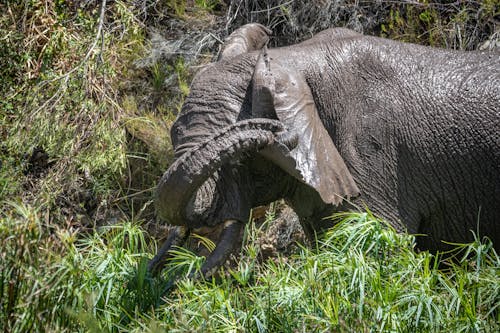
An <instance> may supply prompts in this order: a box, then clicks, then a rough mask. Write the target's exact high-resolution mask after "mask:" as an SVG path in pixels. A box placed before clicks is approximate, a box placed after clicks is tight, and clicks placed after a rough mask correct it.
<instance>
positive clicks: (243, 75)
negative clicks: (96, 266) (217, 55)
mask: <svg viewBox="0 0 500 333" xmlns="http://www.w3.org/2000/svg"><path fill="white" fill-rule="evenodd" d="M264 32H266V33H265V34H264ZM267 32H268V31H267V30H266V29H265V28H263V27H262V26H260V25H257V24H253V25H247V26H245V27H243V28H242V29H240V30H237V31H236V32H235V33H234V34H233V35H234V36H238V37H237V38H232V37H230V38H228V42H226V45H225V46H224V50H226V49H230V50H238V51H237V52H227V55H226V56H224V50H223V52H222V55H223V56H222V57H221V59H220V60H219V61H218V62H217V63H214V64H211V65H209V66H208V67H207V68H205V69H204V70H202V71H201V72H200V73H199V74H198V75H197V76H196V77H195V79H194V81H193V83H192V86H191V93H190V95H189V96H188V97H187V99H186V101H185V103H184V106H183V108H182V111H181V113H180V114H179V117H178V118H177V120H176V122H175V124H174V125H173V127H172V130H171V137H172V141H173V144H174V147H175V155H176V159H177V160H176V162H175V163H174V164H173V165H172V166H171V168H170V169H169V170H168V171H167V172H166V173H165V175H164V176H163V178H162V180H161V181H160V183H159V185H158V192H157V198H156V205H157V210H158V214H159V217H160V218H162V219H164V220H165V221H166V222H167V223H170V224H174V225H178V226H180V227H178V228H177V229H176V231H175V232H174V233H173V234H174V236H171V238H175V237H177V238H179V239H180V240H179V241H178V242H173V243H174V245H177V244H182V242H183V241H184V239H185V237H187V235H188V234H189V232H190V231H191V230H193V229H196V228H199V227H202V226H205V227H206V226H214V227H215V226H217V225H221V224H223V223H225V224H224V227H223V229H224V231H223V232H222V233H223V235H222V236H221V239H220V242H219V245H218V247H217V249H216V250H215V251H214V253H213V254H212V255H211V256H210V257H209V258H208V259H207V263H206V264H205V266H204V268H203V270H202V271H203V274H205V275H207V276H208V275H210V274H212V273H213V272H214V270H215V269H216V268H217V266H219V265H221V264H222V263H223V262H224V260H225V259H226V258H227V255H228V253H230V252H231V250H233V248H234V247H235V246H238V245H239V242H240V240H239V239H238V234H239V231H240V229H241V228H242V226H243V225H244V223H246V221H247V220H248V217H249V212H250V209H251V208H252V207H255V206H259V205H263V204H267V203H270V202H272V201H274V200H277V199H280V198H284V199H285V200H286V201H287V202H288V203H289V204H290V206H291V207H292V208H293V209H294V210H295V211H296V213H297V214H298V216H299V218H300V221H301V224H302V226H303V228H304V230H305V231H306V233H307V234H309V235H312V234H313V233H314V232H316V231H321V230H322V229H324V228H325V227H327V226H329V223H328V221H325V220H323V219H322V218H323V217H324V216H327V215H329V214H331V213H332V212H335V211H341V210H347V209H351V208H352V207H353V206H354V205H355V206H358V207H361V208H363V206H364V205H366V206H368V207H369V208H370V209H371V210H372V211H373V212H374V213H375V214H377V215H379V216H381V217H384V218H386V219H388V221H390V222H391V223H393V225H394V226H395V227H396V228H397V229H398V230H403V229H406V230H408V231H409V232H410V233H418V234H425V235H427V236H425V237H420V238H419V239H418V244H417V245H418V247H419V248H421V249H429V250H442V249H445V248H446V244H444V243H443V242H442V240H445V241H452V242H464V241H470V240H471V239H472V237H473V235H472V233H471V230H472V231H474V232H478V233H479V235H480V236H488V237H490V238H491V239H492V240H493V242H494V246H495V247H496V249H499V248H500V223H499V222H500V173H499V166H500V138H499V129H500V126H499V125H500V116H499V108H500V56H499V53H488V52H457V51H449V50H444V49H436V48H430V47H424V46H418V45H413V44H405V43H400V42H395V41H391V40H387V39H381V38H376V37H369V36H363V35H360V34H358V33H355V32H353V31H350V30H346V29H330V30H326V31H323V32H321V33H319V34H317V35H316V36H314V37H313V38H311V39H309V40H307V41H305V42H303V43H300V44H297V45H292V46H288V47H282V48H277V49H270V50H267V49H266V48H265V47H263V46H264V45H265V44H266V42H267ZM238 34H239V35H238ZM234 36H233V37H234ZM241 36H243V38H240V37H241ZM245 36H246V37H245ZM245 38H246V40H247V42H246V45H245V42H241V40H245ZM258 39H261V41H260V42H255V40H258ZM248 41H252V42H251V43H249V42H248ZM238 43H240V44H239V45H236V44H238ZM242 45H243V46H242ZM261 48H263V49H261ZM242 50H244V51H245V52H243V51H242ZM180 236H182V237H180ZM170 243H172V239H171V240H170ZM171 245H172V244H167V245H166V246H165V247H164V249H163V250H164V252H166V251H167V250H168V248H169V247H170V246H171ZM160 252H161V251H160ZM164 260H165V254H158V255H157V257H155V259H153V261H152V262H151V264H150V268H151V269H152V270H155V271H157V270H159V269H160V268H161V266H162V265H163V262H164Z"/></svg>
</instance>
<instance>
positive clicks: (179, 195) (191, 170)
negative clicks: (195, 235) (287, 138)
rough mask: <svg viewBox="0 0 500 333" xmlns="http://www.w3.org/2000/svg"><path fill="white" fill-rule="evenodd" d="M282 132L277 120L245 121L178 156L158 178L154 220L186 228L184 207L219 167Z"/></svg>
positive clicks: (273, 139) (226, 128)
mask: <svg viewBox="0 0 500 333" xmlns="http://www.w3.org/2000/svg"><path fill="white" fill-rule="evenodd" d="M282 131H284V126H283V124H282V123H281V122H279V121H277V120H270V119H249V120H244V121H240V122H237V123H235V124H233V125H229V126H227V127H225V128H223V129H222V130H221V131H220V132H219V133H217V134H216V135H214V136H213V137H210V138H209V139H207V140H205V141H203V142H200V143H199V144H197V145H196V146H194V147H192V148H191V149H190V150H188V151H186V152H185V153H184V154H183V155H182V156H180V157H179V158H178V159H177V160H176V161H175V162H174V163H173V164H172V165H171V166H170V168H169V169H168V170H167V171H166V172H165V174H164V175H163V176H162V178H161V180H160V182H159V184H158V187H157V191H156V200H155V203H156V209H157V213H158V216H159V217H160V218H162V219H164V220H165V221H167V222H168V223H170V224H173V225H185V224H186V216H185V214H186V207H187V205H188V203H189V200H190V199H191V197H192V196H193V195H194V193H195V192H196V191H197V190H198V188H199V187H200V186H201V185H202V184H203V183H204V182H205V181H206V180H207V179H208V178H209V177H210V176H211V175H212V174H213V173H214V172H215V171H216V170H217V169H219V168H220V167H221V166H222V165H223V164H225V163H228V162H230V161H236V160H238V159H239V158H241V156H243V155H244V154H246V153H249V152H252V151H257V150H260V149H263V148H265V147H267V146H269V145H271V144H272V143H273V142H275V138H276V133H278V132H282Z"/></svg>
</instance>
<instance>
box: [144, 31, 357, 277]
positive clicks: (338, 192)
mask: <svg viewBox="0 0 500 333" xmlns="http://www.w3.org/2000/svg"><path fill="white" fill-rule="evenodd" d="M269 33H270V31H269V30H268V29H266V28H265V27H263V26H261V25H259V24H251V25H246V26H244V27H242V28H240V29H238V30H236V31H235V32H233V34H231V35H230V36H229V38H228V39H227V40H226V44H225V45H224V47H223V51H222V52H221V56H220V58H219V62H218V63H216V64H213V65H210V66H209V68H206V69H204V70H203V71H202V72H200V73H198V75H197V76H196V78H195V79H194V81H193V84H192V89H191V90H192V93H191V94H190V96H188V97H187V99H186V102H185V104H184V105H183V108H182V111H181V113H180V115H179V117H178V119H177V120H176V122H175V123H174V125H173V126H172V129H171V137H172V141H173V144H174V147H175V154H176V160H175V162H174V163H173V164H172V165H171V166H170V168H169V169H168V170H167V172H166V173H165V174H164V175H163V177H162V178H161V180H160V182H159V184H158V188H157V193H156V207H157V212H158V216H159V217H160V218H161V219H162V220H164V221H166V222H168V223H169V224H171V225H175V226H178V227H177V228H175V229H174V231H173V232H172V233H171V234H170V236H169V238H168V239H167V241H166V242H165V244H164V246H163V247H162V249H161V250H160V251H159V252H158V254H157V256H156V257H155V258H154V259H153V260H152V261H151V262H150V269H151V270H153V271H158V270H159V269H161V267H162V265H163V263H164V262H165V260H166V258H167V256H168V251H169V249H170V248H171V247H172V246H175V245H180V244H182V243H183V242H184V241H185V239H186V238H187V236H188V235H189V232H190V231H191V230H193V229H196V228H201V227H207V226H209V227H213V228H215V227H218V226H220V225H223V231H222V233H221V236H220V239H219V244H218V245H217V247H216V249H215V251H214V252H213V253H212V254H211V255H210V256H209V257H208V258H207V261H206V263H205V265H204V266H203V268H202V273H203V274H204V275H205V276H209V275H211V274H212V273H213V272H214V270H215V269H217V267H218V266H219V265H221V264H222V263H223V262H224V261H225V260H226V259H227V256H228V254H229V253H230V252H231V251H232V250H233V248H234V246H235V245H238V244H239V239H238V237H239V235H240V232H241V229H242V228H243V226H244V224H245V222H246V221H247V220H248V218H249V214H250V210H251V208H252V207H256V206H259V205H263V204H268V203H270V202H272V201H275V200H277V199H280V198H285V199H288V200H290V202H292V206H293V203H294V202H299V201H300V206H301V209H302V210H303V211H304V213H303V214H302V215H303V216H304V217H309V216H312V215H313V214H314V213H316V212H318V211H322V210H324V209H325V207H327V206H331V205H334V206H336V205H339V204H341V203H342V201H343V200H344V199H347V198H352V197H355V196H357V195H358V193H359V189H358V188H357V186H356V184H355V183H354V181H353V179H352V176H351V174H350V173H349V171H348V169H347V167H346V165H345V163H344V161H343V160H342V158H341V157H340V155H339V153H338V151H337V149H336V147H335V145H334V144H333V142H332V140H331V138H330V136H329V134H328V132H327V130H326V129H325V127H324V126H323V124H322V122H321V120H320V118H319V115H318V112H317V110H316V106H315V103H314V99H313V96H312V92H311V89H310V88H309V86H308V84H307V82H306V80H305V78H304V77H303V75H302V74H301V73H300V72H298V71H293V70H290V69H287V68H285V67H284V66H282V65H281V64H280V63H279V62H277V61H276V62H275V61H273V59H272V58H271V57H270V56H269V55H268V52H267V47H266V44H267V40H268V34H269ZM251 51H255V52H251ZM244 54H245V55H244ZM238 55H244V57H243V58H242V59H239V61H238V62H233V61H231V59H232V58H234V57H236V56H238ZM221 68H222V69H223V70H224V75H220V71H221ZM215 78H217V80H214V79H215ZM304 200H305V201H310V202H304ZM304 228H305V230H306V231H308V232H309V233H310V234H312V233H313V232H314V228H312V227H310V226H307V225H304Z"/></svg>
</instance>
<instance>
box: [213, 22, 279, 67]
mask: <svg viewBox="0 0 500 333" xmlns="http://www.w3.org/2000/svg"><path fill="white" fill-rule="evenodd" d="M271 33H272V31H271V30H270V29H268V28H266V27H265V26H263V25H262V24H258V23H250V24H245V25H244V26H241V27H240V28H238V29H236V30H235V31H233V32H232V33H231V34H230V35H229V36H228V37H227V38H226V39H225V40H224V45H222V50H221V52H220V54H219V58H218V61H220V60H227V59H230V58H233V57H235V56H237V55H240V54H243V53H247V52H250V51H254V50H260V49H262V48H263V47H264V46H265V45H266V44H267V42H268V41H269V35H271Z"/></svg>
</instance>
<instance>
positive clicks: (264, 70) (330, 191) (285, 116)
mask: <svg viewBox="0 0 500 333" xmlns="http://www.w3.org/2000/svg"><path fill="white" fill-rule="evenodd" d="M252 88H253V92H252V114H253V116H255V117H259V118H275V119H279V120H280V121H281V122H282V123H283V124H284V125H285V127H286V128H287V129H288V131H289V135H288V136H290V133H292V134H293V135H294V136H295V137H296V140H297V141H296V142H295V143H296V144H295V145H294V147H293V148H291V149H286V148H285V147H284V146H283V145H281V147H276V146H274V147H273V146H271V147H270V148H266V150H264V151H262V154H263V155H264V156H265V157H266V158H268V159H270V160H272V161H273V162H275V163H276V164H278V165H279V166H280V167H281V168H282V169H284V170H285V171H286V172H288V173H289V174H291V175H292V176H294V177H296V178H298V179H299V180H301V181H302V182H304V183H306V184H308V185H309V186H311V187H313V188H314V189H315V190H316V191H317V192H318V193H319V195H320V196H321V198H322V199H323V201H324V202H325V203H330V204H334V205H338V204H340V203H341V202H342V200H343V199H344V198H352V197H355V196H357V195H359V189H358V187H357V185H356V183H355V182H354V180H353V178H352V175H351V173H350V172H349V170H348V169H347V166H346V165H345V163H344V160H343V159H342V157H341V156H340V154H339V152H338V151H337V148H336V147H335V145H334V143H333V141H332V139H331V138H330V136H329V134H328V132H327V130H326V129H325V127H324V126H323V123H322V122H321V119H320V118H319V114H318V111H317V109H316V105H315V103H314V99H313V96H312V93H311V89H310V88H309V85H308V84H307V82H306V80H305V78H304V77H303V75H302V74H301V73H299V72H297V71H293V70H290V69H287V68H285V67H283V66H280V64H279V63H277V62H275V61H271V60H270V59H269V57H268V56H267V50H266V49H265V48H264V50H263V52H262V53H261V55H260V56H259V58H258V60H257V64H256V66H255V71H254V74H253V85H252ZM277 145H278V146H279V144H277Z"/></svg>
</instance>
